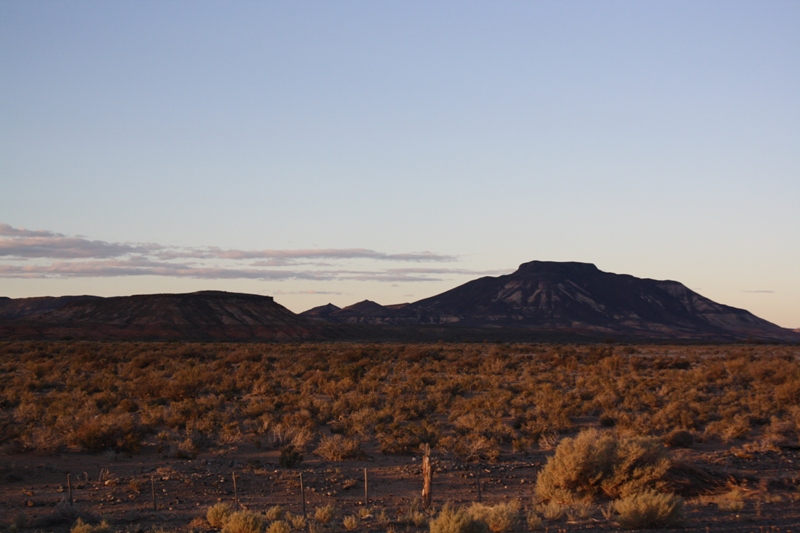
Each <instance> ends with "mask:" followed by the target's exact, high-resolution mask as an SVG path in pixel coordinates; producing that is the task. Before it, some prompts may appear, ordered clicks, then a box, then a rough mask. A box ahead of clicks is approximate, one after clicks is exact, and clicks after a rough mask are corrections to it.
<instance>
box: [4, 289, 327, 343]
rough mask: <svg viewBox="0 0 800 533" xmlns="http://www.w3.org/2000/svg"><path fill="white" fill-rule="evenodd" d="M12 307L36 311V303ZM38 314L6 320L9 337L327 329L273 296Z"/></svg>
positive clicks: (289, 335)
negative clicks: (283, 304)
mask: <svg viewBox="0 0 800 533" xmlns="http://www.w3.org/2000/svg"><path fill="white" fill-rule="evenodd" d="M24 300H29V299H27V298H26V299H21V300H12V302H18V303H17V305H15V306H7V307H8V308H9V309H14V308H36V307H37V302H30V305H27V304H28V303H29V302H25V301H24ZM54 300H56V301H50V302H48V305H47V306H46V307H49V308H50V309H46V308H45V306H39V307H38V309H39V312H35V313H28V314H26V315H21V316H20V315H19V313H17V317H16V319H14V317H13V316H8V315H4V313H3V307H0V317H5V320H3V321H2V322H0V335H2V336H3V337H7V338H30V337H36V336H41V337H43V338H62V337H72V338H81V339H96V340H100V339H186V340H290V339H303V338H313V337H315V336H317V335H319V334H321V333H322V331H323V330H324V329H325V328H320V326H319V324H314V323H310V322H309V321H308V320H306V319H304V318H302V317H299V316H297V315H296V314H294V313H293V312H291V311H290V310H288V309H286V308H285V307H283V306H282V305H280V304H278V303H276V302H275V301H274V300H273V299H272V297H271V296H260V295H255V294H240V293H230V292H223V291H201V292H194V293H188V294H144V295H135V296H115V297H110V298H100V297H91V298H86V297H69V296H67V297H62V298H55V299H54Z"/></svg>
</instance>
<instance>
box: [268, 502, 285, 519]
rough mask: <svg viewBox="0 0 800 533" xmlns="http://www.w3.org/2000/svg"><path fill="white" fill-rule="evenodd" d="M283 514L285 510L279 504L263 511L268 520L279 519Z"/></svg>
mask: <svg viewBox="0 0 800 533" xmlns="http://www.w3.org/2000/svg"><path fill="white" fill-rule="evenodd" d="M284 514H285V511H284V510H283V507H281V506H280V505H273V506H272V507H270V508H269V509H267V510H266V511H264V516H265V517H266V519H267V520H269V521H270V522H273V521H275V520H281V519H282V518H283V515H284Z"/></svg>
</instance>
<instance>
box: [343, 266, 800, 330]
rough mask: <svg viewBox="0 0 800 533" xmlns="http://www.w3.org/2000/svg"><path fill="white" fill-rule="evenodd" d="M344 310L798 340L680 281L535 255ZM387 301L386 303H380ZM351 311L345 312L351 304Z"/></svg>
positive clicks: (386, 318) (373, 316) (393, 317)
mask: <svg viewBox="0 0 800 533" xmlns="http://www.w3.org/2000/svg"><path fill="white" fill-rule="evenodd" d="M370 303H371V304H373V305H371V306H370V309H369V312H368V313H362V314H360V315H359V314H358V309H357V308H355V306H351V307H349V308H345V309H351V312H350V313H349V315H348V316H347V317H346V320H342V318H341V315H340V313H341V311H340V312H336V313H332V314H331V315H330V316H329V317H328V319H329V320H333V321H343V322H348V323H361V324H395V325H409V324H419V325H425V324H429V325H432V324H437V325H458V326H462V327H472V328H475V327H479V328H481V327H493V328H528V329H533V330H540V331H544V330H548V331H562V332H574V333H576V334H595V335H603V334H605V335H614V336H617V335H621V336H632V337H652V338H675V339H728V340H734V339H745V338H756V339H769V340H797V339H798V336H797V335H796V334H795V333H794V332H792V331H790V330H787V329H784V328H780V327H779V326H776V325H774V324H772V323H770V322H767V321H766V320H763V319H760V318H758V317H756V316H755V315H753V314H751V313H749V312H748V311H745V310H742V309H736V308H734V307H730V306H726V305H722V304H718V303H716V302H713V301H711V300H709V299H708V298H705V297H703V296H701V295H699V294H697V293H696V292H694V291H691V290H690V289H688V288H687V287H685V286H684V285H682V284H680V283H678V282H676V281H658V280H652V279H640V278H636V277H634V276H630V275H621V274H611V273H607V272H602V271H601V270H599V269H598V268H597V267H596V266H594V265H592V264H589V263H557V262H545V261H532V262H530V263H525V264H523V265H521V266H520V267H519V269H518V270H517V271H516V272H514V273H512V274H508V275H505V276H499V277H484V278H480V279H476V280H473V281H470V282H468V283H466V284H464V285H461V286H459V287H456V288H454V289H451V290H449V291H447V292H444V293H442V294H439V295H436V296H433V297H430V298H426V299H424V300H420V301H418V302H414V303H411V304H408V305H404V306H401V307H399V308H391V307H383V309H382V310H379V309H377V308H376V307H375V306H377V305H378V304H374V302H370ZM378 307H381V306H378ZM343 311H344V310H343Z"/></svg>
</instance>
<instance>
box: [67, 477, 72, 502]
mask: <svg viewBox="0 0 800 533" xmlns="http://www.w3.org/2000/svg"><path fill="white" fill-rule="evenodd" d="M67 503H68V504H70V505H72V474H67Z"/></svg>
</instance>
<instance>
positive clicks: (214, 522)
mask: <svg viewBox="0 0 800 533" xmlns="http://www.w3.org/2000/svg"><path fill="white" fill-rule="evenodd" d="M230 514H231V506H230V505H228V504H227V503H225V502H222V503H217V504H215V505H212V506H211V507H209V508H208V511H206V520H208V523H209V524H211V527H222V526H223V525H225V520H226V519H227V518H228V517H229V516H230Z"/></svg>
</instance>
